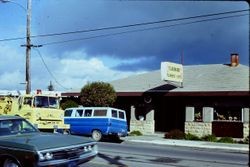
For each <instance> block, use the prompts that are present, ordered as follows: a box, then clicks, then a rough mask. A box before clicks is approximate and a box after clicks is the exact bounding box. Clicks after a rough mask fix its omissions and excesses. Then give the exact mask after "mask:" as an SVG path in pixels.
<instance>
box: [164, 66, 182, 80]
mask: <svg viewBox="0 0 250 167" xmlns="http://www.w3.org/2000/svg"><path fill="white" fill-rule="evenodd" d="M161 79H162V80H164V81H173V82H183V66H182V65H181V64H176V63H170V62H161Z"/></svg>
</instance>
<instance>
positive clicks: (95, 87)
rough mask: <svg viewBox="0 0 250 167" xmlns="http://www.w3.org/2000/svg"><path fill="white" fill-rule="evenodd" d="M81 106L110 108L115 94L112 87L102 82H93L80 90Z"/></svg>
mask: <svg viewBox="0 0 250 167" xmlns="http://www.w3.org/2000/svg"><path fill="white" fill-rule="evenodd" d="M80 95H81V99H80V101H81V104H82V105H83V106H86V107H87V106H91V107H108V106H112V105H113V103H114V102H115V100H116V92H115V90H114V88H113V86H112V85H110V84H109V83H104V82H93V83H88V84H87V85H85V86H84V87H83V88H82V90H81V94H80Z"/></svg>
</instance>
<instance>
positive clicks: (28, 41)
mask: <svg viewBox="0 0 250 167" xmlns="http://www.w3.org/2000/svg"><path fill="white" fill-rule="evenodd" d="M30 21H31V0H27V30H26V94H30V91H31V82H30V52H31V41H30Z"/></svg>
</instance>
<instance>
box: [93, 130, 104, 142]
mask: <svg viewBox="0 0 250 167" xmlns="http://www.w3.org/2000/svg"><path fill="white" fill-rule="evenodd" d="M92 138H93V139H94V140H95V141H100V140H101V139H102V133H101V132H100V131H99V130H93V131H92Z"/></svg>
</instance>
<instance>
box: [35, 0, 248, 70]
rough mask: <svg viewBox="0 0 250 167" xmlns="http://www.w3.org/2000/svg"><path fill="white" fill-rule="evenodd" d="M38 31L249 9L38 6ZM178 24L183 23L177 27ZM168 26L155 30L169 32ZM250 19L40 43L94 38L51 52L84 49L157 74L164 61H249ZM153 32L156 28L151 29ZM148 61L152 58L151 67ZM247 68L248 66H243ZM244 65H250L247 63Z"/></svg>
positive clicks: (222, 5)
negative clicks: (238, 58) (235, 58)
mask: <svg viewBox="0 0 250 167" xmlns="http://www.w3.org/2000/svg"><path fill="white" fill-rule="evenodd" d="M44 5H46V12H45V13H44V14H43V15H35V16H34V17H35V21H34V26H35V27H36V33H37V34H46V33H57V32H68V31H76V30H86V29H96V28H101V27H110V26H118V25H128V24H136V23H142V22H150V21H158V20H165V19H173V18H183V17H189V16H195V15H203V14H210V13H219V12H226V11H231V10H242V9H247V8H248V5H247V4H246V3H244V2H239V3H238V2H223V1H222V2H198V1H197V2H195V1H190V2H161V1H160V2H159V1H158V2H157V1H156V2H147V1H141V2H139V1H135V2H133V1H128V2H126V1H81V0H72V1H66V0H61V1H45V2H44V1H39V3H37V10H38V11H39V10H41V11H40V12H38V13H42V11H44ZM178 23H179V22H178ZM172 24H175V23H167V24H166V23H165V24H160V25H153V27H155V26H169V25H172ZM248 25H249V22H248V16H244V17H237V18H230V19H222V20H217V21H209V22H202V23H195V24H190V25H180V26H173V27H166V28H162V29H154V30H148V31H140V32H133V33H124V34H120V35H113V36H108V37H102V38H91V37H97V36H102V35H104V34H113V33H114V34H116V33H120V32H125V31H134V30H138V29H146V28H149V26H146V27H137V28H130V29H119V30H112V31H102V32H92V33H88V34H86V33H82V34H72V35H68V36H60V37H51V38H44V39H36V41H37V42H40V43H49V42H52V41H64V40H71V39H78V38H91V39H88V40H87V39H86V40H81V41H77V42H69V43H64V44H59V45H48V46H46V47H47V48H48V49H50V50H51V51H54V52H56V53H57V54H58V53H59V54H60V53H63V52H65V51H71V50H76V49H84V50H85V51H86V53H87V55H89V56H103V55H106V56H110V57H118V58H119V59H124V60H127V59H131V58H133V59H134V58H143V57H145V59H143V61H142V62H139V63H138V62H136V63H134V64H131V63H127V64H124V63H123V64H121V65H118V66H116V67H115V68H116V69H120V70H130V71H134V70H140V69H158V68H159V64H160V62H161V61H173V62H176V63H179V62H180V55H181V53H182V54H183V55H184V64H207V63H226V62H225V61H228V59H229V54H230V52H238V53H239V54H240V55H241V56H242V58H241V60H243V61H247V59H248V55H249V54H248V43H249V41H248V35H247V34H248V28H249V27H248ZM150 27H151V28H152V26H150ZM147 57H153V58H154V59H153V60H152V59H150V61H147ZM241 63H243V64H244V62H241ZM245 64H247V63H246V62H245Z"/></svg>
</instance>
